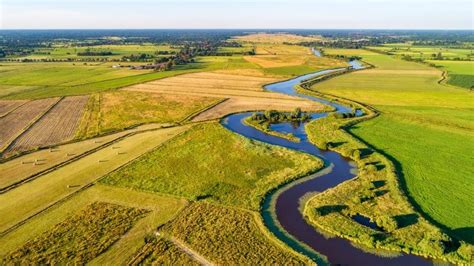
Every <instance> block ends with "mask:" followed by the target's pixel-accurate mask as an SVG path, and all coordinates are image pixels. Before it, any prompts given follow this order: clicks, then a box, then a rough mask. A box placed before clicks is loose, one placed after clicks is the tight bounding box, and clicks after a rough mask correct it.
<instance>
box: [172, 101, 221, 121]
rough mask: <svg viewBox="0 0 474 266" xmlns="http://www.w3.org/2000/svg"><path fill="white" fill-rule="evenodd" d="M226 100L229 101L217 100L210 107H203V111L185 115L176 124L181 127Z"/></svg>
mask: <svg viewBox="0 0 474 266" xmlns="http://www.w3.org/2000/svg"><path fill="white" fill-rule="evenodd" d="M227 100H229V98H224V99H219V100H217V101H215V102H214V103H211V104H210V105H208V106H206V107H204V108H203V109H201V110H197V111H196V112H193V113H191V114H189V115H187V116H186V117H185V118H183V119H181V120H180V121H179V122H177V124H179V125H182V124H184V123H186V122H189V121H191V120H192V119H193V118H194V117H196V116H198V115H200V114H202V113H204V112H206V111H208V110H210V109H212V108H214V107H216V106H217V105H219V104H221V103H223V102H225V101H227Z"/></svg>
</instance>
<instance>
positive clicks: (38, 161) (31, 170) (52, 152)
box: [0, 124, 171, 190]
mask: <svg viewBox="0 0 474 266" xmlns="http://www.w3.org/2000/svg"><path fill="white" fill-rule="evenodd" d="M167 126H171V125H170V124H149V125H143V126H138V127H136V128H133V129H129V130H124V131H121V132H117V133H114V134H109V135H105V136H103V137H97V138H94V139H88V140H83V141H78V142H72V143H69V144H64V145H60V146H55V147H54V148H50V149H40V150H38V151H34V152H31V153H26V154H24V155H22V156H20V157H17V158H11V159H10V158H9V159H8V160H6V161H4V162H2V163H1V164H0V190H3V189H5V188H6V187H9V186H11V185H14V184H15V183H18V182H21V181H23V180H26V179H28V178H30V177H34V176H37V175H39V174H41V173H44V172H45V171H49V170H51V169H53V168H54V167H56V166H58V165H62V164H65V163H67V162H69V161H73V160H76V159H78V158H80V157H81V156H84V155H87V154H88V153H90V152H93V151H95V150H96V149H100V148H101V147H104V146H107V145H111V144H113V143H114V142H115V141H117V140H119V139H121V138H123V137H126V136H128V135H130V134H133V133H137V132H139V131H147V130H154V129H159V128H162V127H167ZM114 147H115V146H114Z"/></svg>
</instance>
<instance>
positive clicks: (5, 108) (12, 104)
mask: <svg viewBox="0 0 474 266" xmlns="http://www.w3.org/2000/svg"><path fill="white" fill-rule="evenodd" d="M26 102H27V101H22V100H20V101H7V100H0V117H4V116H6V115H7V114H8V113H9V112H11V111H13V110H14V109H15V108H18V107H20V106H21V105H22V104H24V103H26Z"/></svg>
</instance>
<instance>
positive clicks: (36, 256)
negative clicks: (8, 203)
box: [4, 202, 146, 264]
mask: <svg viewBox="0 0 474 266" xmlns="http://www.w3.org/2000/svg"><path fill="white" fill-rule="evenodd" d="M145 215H146V211H145V210H141V209H135V208H127V207H123V206H120V205H115V204H110V203H99V202H94V203H92V204H90V205H89V206H87V207H86V208H85V209H83V210H82V211H81V212H80V213H78V214H77V215H74V216H72V217H69V218H67V219H66V220H64V221H63V222H61V223H59V224H57V225H55V226H54V227H53V228H51V229H50V230H48V231H46V232H45V233H43V234H41V235H40V236H38V237H37V238H35V239H33V240H31V241H29V242H27V243H26V244H25V245H23V246H22V247H20V248H19V249H17V250H16V251H14V252H12V253H10V254H8V255H6V256H5V258H4V263H7V264H9V263H14V264H18V263H20V264H23V263H32V262H34V263H40V264H43V263H44V264H46V263H48V264H49V263H51V264H58V263H59V264H61V263H66V262H67V263H71V262H74V263H78V264H83V263H86V262H88V261H90V260H92V259H94V258H95V257H96V256H98V255H99V254H100V253H102V252H104V251H105V250H106V249H107V248H109V246H111V245H112V244H113V243H114V242H116V241H117V240H119V239H120V237H121V236H122V235H124V234H125V233H126V232H127V231H128V230H130V228H131V227H132V226H133V225H134V224H135V223H136V222H137V220H139V219H140V218H142V217H144V216H145Z"/></svg>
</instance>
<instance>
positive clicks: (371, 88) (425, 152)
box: [313, 51, 474, 241]
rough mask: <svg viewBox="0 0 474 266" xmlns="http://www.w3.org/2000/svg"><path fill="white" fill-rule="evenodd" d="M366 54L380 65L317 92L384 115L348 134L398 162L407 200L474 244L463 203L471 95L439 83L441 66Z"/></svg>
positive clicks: (468, 179) (468, 177) (467, 186)
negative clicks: (354, 102)
mask: <svg viewBox="0 0 474 266" xmlns="http://www.w3.org/2000/svg"><path fill="white" fill-rule="evenodd" d="M362 56H363V60H364V61H366V62H369V63H371V64H373V65H375V66H376V68H374V69H369V70H363V71H358V72H354V73H350V74H347V75H343V76H339V77H337V78H333V79H330V80H327V81H325V82H322V83H319V84H316V85H315V86H314V87H313V89H315V90H318V91H321V92H324V93H330V94H334V95H339V96H342V97H346V98H350V99H354V100H357V101H361V102H364V103H368V104H371V105H373V106H375V107H376V108H377V109H379V110H380V111H381V112H382V115H381V116H380V117H378V118H375V119H373V120H370V121H367V122H364V123H362V124H359V125H357V126H356V127H355V128H353V129H352V130H351V131H352V132H353V133H354V134H356V135H357V136H360V137H361V138H362V139H364V140H366V141H367V142H368V143H369V144H370V145H373V146H374V147H376V148H377V149H379V150H381V151H382V152H383V153H385V154H387V155H388V156H389V157H390V158H391V159H392V160H394V161H395V162H396V165H397V169H398V171H399V172H400V173H401V174H402V184H404V186H405V187H406V190H407V193H408V195H409V197H410V198H411V199H413V201H414V202H416V204H417V205H418V206H419V209H421V210H422V211H423V212H424V213H425V215H427V216H428V217H430V218H432V219H433V220H434V221H436V222H437V223H439V224H442V225H443V226H445V227H447V228H448V229H449V230H450V232H451V233H452V234H453V235H455V236H456V237H458V238H460V239H464V240H469V241H472V237H471V236H472V234H470V233H467V232H466V230H467V229H466V228H469V227H470V226H471V225H472V220H473V219H474V217H473V216H472V214H473V213H474V212H473V211H466V208H471V207H472V206H470V207H469V206H465V204H463V202H464V203H465V202H468V201H469V198H470V195H472V194H473V193H474V186H473V184H474V180H473V179H472V174H470V173H472V172H474V168H473V167H472V164H471V163H470V161H471V160H472V156H470V155H469V153H466V152H465V151H466V150H471V149H472V148H473V147H471V146H472V145H471V143H472V141H471V139H472V137H473V134H472V132H473V129H474V123H473V121H472V117H473V115H474V113H473V112H474V109H472V106H473V105H472V104H473V103H474V98H473V95H472V93H469V92H468V91H466V90H460V89H458V88H454V87H451V86H445V85H443V84H438V83H437V81H438V80H440V78H441V71H437V73H438V74H436V70H435V69H434V68H430V67H428V66H426V65H423V64H418V63H412V62H407V61H402V60H399V59H396V58H393V57H390V56H386V55H374V54H367V53H366V52H364V51H362ZM394 132H396V134H395V133H394ZM454 155H455V156H454ZM446 165H450V166H451V167H446ZM453 167H454V168H455V169H456V170H455V171H453V170H452V169H453Z"/></svg>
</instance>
